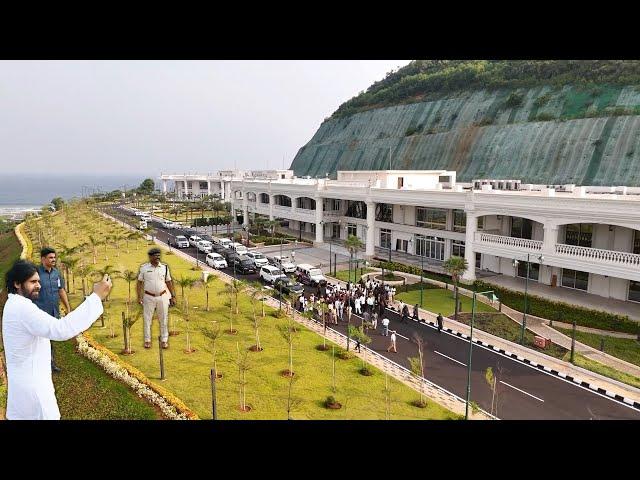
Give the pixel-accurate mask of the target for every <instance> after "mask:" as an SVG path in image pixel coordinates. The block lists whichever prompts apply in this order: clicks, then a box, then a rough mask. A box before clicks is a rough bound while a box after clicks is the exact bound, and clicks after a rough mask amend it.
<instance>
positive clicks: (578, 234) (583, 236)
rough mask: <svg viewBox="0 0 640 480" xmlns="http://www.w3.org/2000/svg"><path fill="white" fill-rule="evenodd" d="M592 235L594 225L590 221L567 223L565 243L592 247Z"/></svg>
mask: <svg viewBox="0 0 640 480" xmlns="http://www.w3.org/2000/svg"><path fill="white" fill-rule="evenodd" d="M592 236H593V225H591V224H590V223H573V224H569V225H567V230H566V234H565V240H564V243H566V244H567V245H578V246H580V247H591V238H592Z"/></svg>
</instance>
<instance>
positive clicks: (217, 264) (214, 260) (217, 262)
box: [205, 253, 227, 268]
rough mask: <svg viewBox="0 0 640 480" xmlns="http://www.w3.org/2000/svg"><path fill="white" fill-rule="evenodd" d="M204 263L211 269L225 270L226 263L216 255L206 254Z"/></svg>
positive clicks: (220, 256)
mask: <svg viewBox="0 0 640 480" xmlns="http://www.w3.org/2000/svg"><path fill="white" fill-rule="evenodd" d="M205 262H206V263H207V265H209V266H210V267H213V268H227V261H226V260H225V259H224V258H222V255H220V254H218V253H207V258H206V259H205Z"/></svg>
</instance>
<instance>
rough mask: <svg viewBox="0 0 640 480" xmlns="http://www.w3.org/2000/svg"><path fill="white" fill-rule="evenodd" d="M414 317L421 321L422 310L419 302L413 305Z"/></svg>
mask: <svg viewBox="0 0 640 480" xmlns="http://www.w3.org/2000/svg"><path fill="white" fill-rule="evenodd" d="M413 318H415V319H416V320H418V321H420V310H419V306H418V304H417V303H416V304H415V305H414V306H413Z"/></svg>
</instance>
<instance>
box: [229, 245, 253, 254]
mask: <svg viewBox="0 0 640 480" xmlns="http://www.w3.org/2000/svg"><path fill="white" fill-rule="evenodd" d="M227 248H230V249H231V250H233V251H234V252H236V253H238V254H240V255H245V254H246V253H247V252H248V251H249V249H248V248H247V247H245V246H244V245H243V244H241V243H238V242H233V243H232V244H231V245H229V246H228V247H227Z"/></svg>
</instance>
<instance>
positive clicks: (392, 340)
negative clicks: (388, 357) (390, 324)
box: [387, 330, 398, 353]
mask: <svg viewBox="0 0 640 480" xmlns="http://www.w3.org/2000/svg"><path fill="white" fill-rule="evenodd" d="M390 332H391V338H390V339H389V347H387V352H389V351H391V350H393V353H398V351H397V350H396V331H395V330H390Z"/></svg>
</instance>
